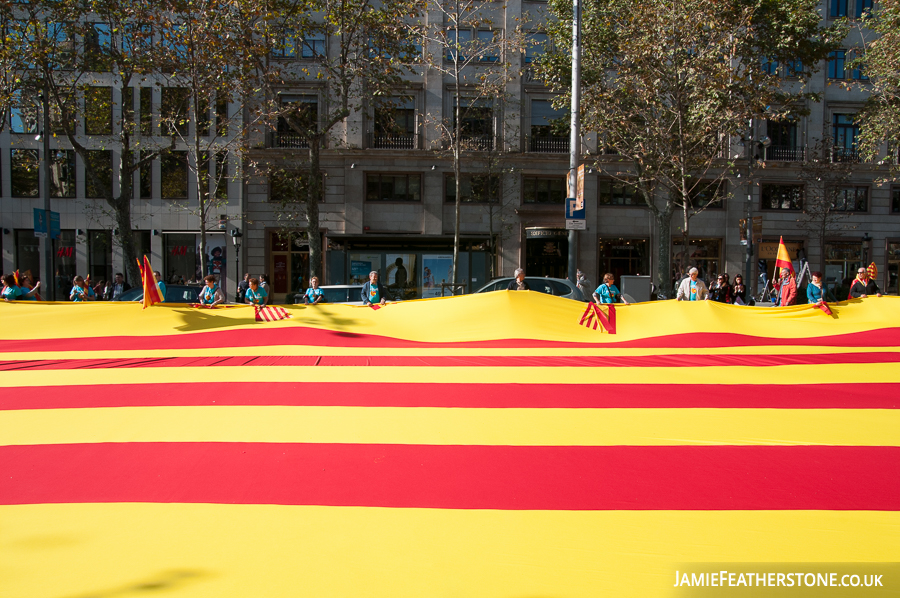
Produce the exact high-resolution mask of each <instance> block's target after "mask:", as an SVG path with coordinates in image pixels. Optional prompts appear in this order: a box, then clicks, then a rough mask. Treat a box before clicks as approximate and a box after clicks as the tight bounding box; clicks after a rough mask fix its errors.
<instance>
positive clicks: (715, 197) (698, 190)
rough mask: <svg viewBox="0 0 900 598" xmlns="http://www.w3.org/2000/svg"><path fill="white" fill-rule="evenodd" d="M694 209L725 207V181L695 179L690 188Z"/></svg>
mask: <svg viewBox="0 0 900 598" xmlns="http://www.w3.org/2000/svg"><path fill="white" fill-rule="evenodd" d="M690 196H691V205H692V206H693V208H694V209H695V210H699V209H703V208H709V209H714V208H724V207H725V181H697V182H696V183H694V185H693V187H692V188H691V190H690Z"/></svg>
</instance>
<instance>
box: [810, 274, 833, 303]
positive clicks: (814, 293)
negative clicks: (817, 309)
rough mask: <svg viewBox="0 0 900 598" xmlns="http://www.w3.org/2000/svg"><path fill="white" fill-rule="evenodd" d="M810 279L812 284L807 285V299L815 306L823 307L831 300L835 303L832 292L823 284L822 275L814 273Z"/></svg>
mask: <svg viewBox="0 0 900 598" xmlns="http://www.w3.org/2000/svg"><path fill="white" fill-rule="evenodd" d="M810 277H811V278H812V282H811V283H809V284H808V285H806V299H807V301H809V302H810V303H812V304H813V305H821V304H822V303H824V302H825V301H827V300H828V299H829V298H830V299H831V300H832V301H834V297H833V296H832V295H831V291H829V290H828V289H827V288H825V285H824V284H822V273H821V272H813V273H812V274H811V275H810Z"/></svg>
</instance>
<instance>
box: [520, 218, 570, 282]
mask: <svg viewBox="0 0 900 598" xmlns="http://www.w3.org/2000/svg"><path fill="white" fill-rule="evenodd" d="M568 261H569V237H568V233H567V232H566V230H565V229H562V228H526V229H525V275H526V276H549V277H550V278H567V277H568V272H569V268H568V266H569V264H568Z"/></svg>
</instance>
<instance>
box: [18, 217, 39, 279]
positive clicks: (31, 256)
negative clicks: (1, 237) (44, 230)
mask: <svg viewBox="0 0 900 598" xmlns="http://www.w3.org/2000/svg"><path fill="white" fill-rule="evenodd" d="M15 233H16V234H15V237H16V241H15V242H16V260H15V264H14V269H16V270H18V271H19V272H22V273H25V272H28V271H29V270H31V275H32V276H33V277H34V278H40V277H41V242H40V240H39V239H38V238H37V237H35V236H34V231H33V230H28V229H19V230H16V231H15Z"/></svg>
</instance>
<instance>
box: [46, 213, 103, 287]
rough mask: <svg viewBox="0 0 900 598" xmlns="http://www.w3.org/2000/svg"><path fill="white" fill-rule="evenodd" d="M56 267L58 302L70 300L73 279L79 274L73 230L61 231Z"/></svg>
mask: <svg viewBox="0 0 900 598" xmlns="http://www.w3.org/2000/svg"><path fill="white" fill-rule="evenodd" d="M54 266H55V267H56V294H57V301H64V300H65V299H66V298H68V296H69V291H71V290H72V279H73V278H75V275H76V274H77V273H78V272H77V271H76V270H75V231H74V230H73V229H68V230H66V229H63V230H61V231H59V244H58V245H57V249H56V260H55V263H54ZM48 282H49V281H48ZM96 282H100V281H99V280H98V281H96Z"/></svg>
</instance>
